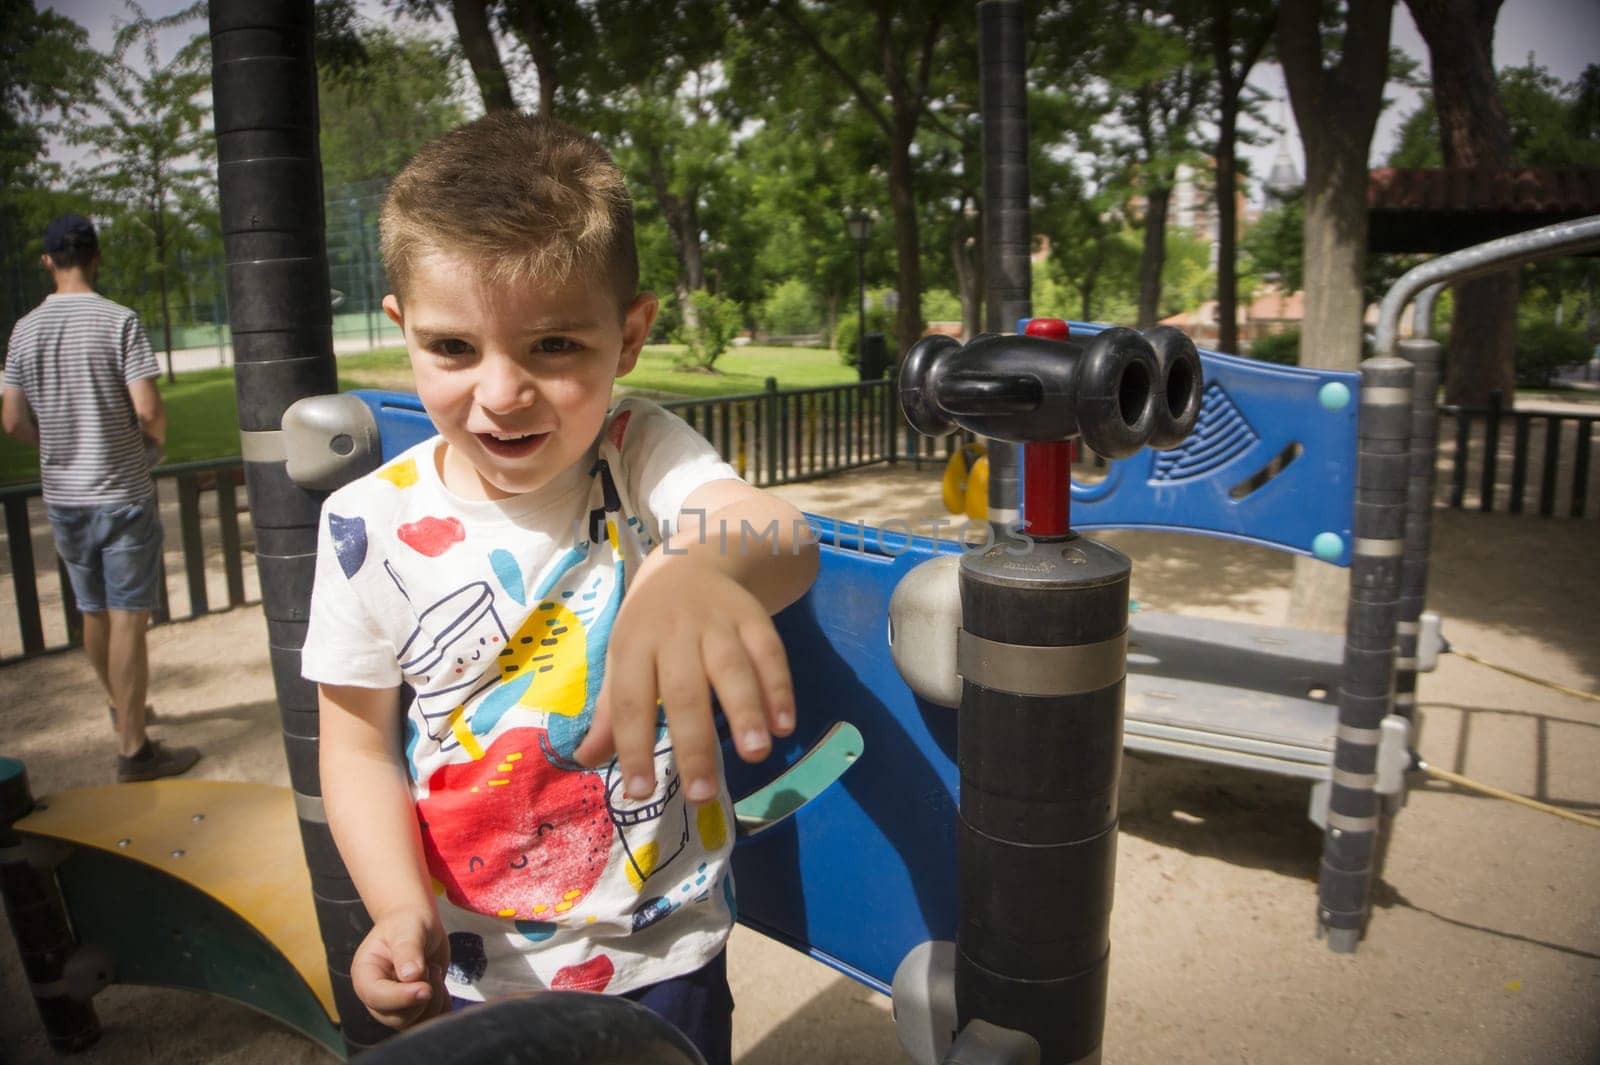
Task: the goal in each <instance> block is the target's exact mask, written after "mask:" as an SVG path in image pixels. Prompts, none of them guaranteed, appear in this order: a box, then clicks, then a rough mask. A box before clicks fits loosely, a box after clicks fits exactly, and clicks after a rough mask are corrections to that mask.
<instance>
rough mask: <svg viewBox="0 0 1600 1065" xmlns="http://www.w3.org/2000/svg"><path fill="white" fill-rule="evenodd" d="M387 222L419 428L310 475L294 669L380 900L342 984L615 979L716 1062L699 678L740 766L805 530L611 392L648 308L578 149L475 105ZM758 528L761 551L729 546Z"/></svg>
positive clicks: (778, 682)
mask: <svg viewBox="0 0 1600 1065" xmlns="http://www.w3.org/2000/svg"><path fill="white" fill-rule="evenodd" d="M381 227H382V248H383V258H384V267H385V271H386V273H387V275H388V277H389V280H390V283H391V284H392V285H393V287H394V292H393V294H391V295H389V296H387V297H386V298H385V299H384V309H385V311H386V312H387V313H388V314H389V316H390V317H391V318H392V319H393V320H394V321H395V322H396V323H397V324H399V325H400V326H401V328H402V329H403V330H404V333H405V340H406V348H407V350H408V352H409V354H410V357H411V366H412V371H413V373H414V375H415V380H416V388H417V393H418V395H419V396H420V397H421V399H422V403H423V406H424V407H425V408H426V409H427V411H428V414H429V415H430V416H431V418H432V419H433V423H434V425H435V426H436V427H437V429H438V431H439V435H438V436H437V437H434V438H433V439H430V440H428V441H426V442H424V443H423V444H420V445H418V446H417V447H414V448H412V449H411V450H409V451H407V452H406V453H405V454H403V455H401V456H399V457H398V458H396V459H395V460H394V461H392V462H390V463H388V464H387V465H385V466H384V467H383V468H381V469H379V470H377V471H375V472H374V473H372V474H369V475H368V476H366V477H363V478H361V479H359V480H357V481H356V482H354V483H352V484H350V485H347V486H346V487H344V488H342V489H340V490H339V491H338V492H335V493H334V494H333V495H332V496H330V497H329V499H328V501H327V503H326V504H325V506H324V508H323V522H322V529H321V536H320V542H319V547H318V564H317V576H316V587H315V590H314V592H313V595H312V602H311V619H310V628H309V631H308V633H307V636H306V642H305V650H304V653H303V659H302V661H303V672H304V674H305V676H306V677H307V678H308V679H310V680H314V681H316V682H318V684H319V685H320V693H321V708H322V726H321V727H322V786H323V798H324V802H325V804H326V808H327V814H328V822H329V825H330V826H331V828H332V830H333V834H334V838H335V840H336V841H337V843H338V845H339V850H340V853H341V854H342V855H343V857H344V859H345V862H346V864H347V865H348V867H349V869H350V873H351V876H352V877H353V878H354V880H355V882H356V886H357V888H358V889H359V890H360V892H361V897H362V899H363V901H364V902H365V903H366V906H367V909H368V911H369V912H370V913H371V915H372V918H373V921H374V927H373V929H372V932H371V933H370V934H369V935H368V936H367V938H366V940H365V941H364V942H363V943H362V944H361V947H360V949H359V950H358V951H357V953H356V956H355V959H354V962H353V964H352V966H351V977H352V980H353V982H354V985H355V989H356V992H357V994H358V995H359V996H360V997H361V1000H362V1001H363V1002H364V1003H366V1004H367V1006H368V1008H369V1009H370V1010H371V1011H372V1013H373V1015H374V1016H375V1017H377V1018H378V1019H379V1020H380V1021H382V1022H384V1023H385V1024H389V1025H391V1026H394V1027H403V1026H405V1025H408V1024H411V1023H413V1022H415V1021H417V1020H419V1019H421V1018H423V1017H426V1016H430V1015H432V1014H434V1013H437V1012H440V1011H443V1010H446V1009H448V1008H449V1007H450V1000H451V999H452V998H455V999H457V1000H469V1001H479V1000H483V999H486V998H496V997H500V996H503V995H507V994H513V993H517V992H523V991H535V990H541V989H546V988H556V989H561V988H566V989H577V990H591V991H605V992H609V993H617V994H626V995H628V996H629V997H632V998H635V999H637V1000H639V1001H642V1002H644V1003H645V1004H646V1005H648V1006H650V1007H651V1008H653V1009H655V1010H656V1011H657V1012H659V1013H661V1014H662V1015H663V1016H665V1017H666V1018H667V1019H668V1020H669V1021H672V1022H673V1023H674V1024H676V1025H677V1026H678V1027H679V1028H681V1029H682V1030H683V1031H684V1032H685V1034H687V1035H688V1036H689V1037H690V1039H691V1040H693V1041H694V1042H695V1043H696V1044H697V1045H698V1046H699V1047H700V1050H701V1052H702V1053H703V1054H704V1055H705V1056H706V1058H707V1060H708V1061H710V1062H713V1063H714V1062H719V1061H721V1062H727V1061H728V1060H729V1059H730V1055H731V1050H730V1046H729V1038H730V1035H729V1033H730V1013H731V1010H732V1000H731V997H730V996H729V994H728V989H727V979H726V971H725V967H724V960H723V953H722V951H723V945H724V942H725V940H726V938H727V935H728V932H729V929H730V927H731V925H732V921H733V909H734V903H733V885H732V882H731V879H730V875H729V870H728V857H729V851H730V848H731V846H732V841H733V816H732V814H733V811H732V805H731V803H730V802H729V799H728V796H727V794H726V790H725V788H724V786H723V784H722V773H721V762H720V753H719V747H718V742H717V735H716V729H715V727H714V725H713V721H712V714H711V705H710V698H711V694H712V692H713V691H714V692H715V693H716V695H717V696H718V698H719V700H720V703H721V707H722V711H723V714H724V716H725V718H726V720H727V723H728V726H729V729H730V732H731V734H732V736H733V738H734V742H735V745H736V747H737V749H738V752H739V754H740V756H741V757H743V758H745V759H747V760H752V761H753V760H758V759H760V758H763V757H765V756H766V754H767V753H768V751H769V750H770V745H771V736H772V735H773V734H777V735H785V734H787V733H788V732H789V731H790V730H791V729H792V728H793V724H794V701H793V692H792V686H791V682H790V676H789V670H788V665H787V662H786V659H785V656H784V651H783V646H782V644H781V643H780V642H779V639H778V636H777V633H776V631H775V630H774V628H773V626H772V622H771V615H772V614H773V613H774V612H776V611H778V610H780V609H782V608H783V607H784V606H786V605H787V604H789V603H791V602H793V601H794V600H795V599H797V598H799V597H800V595H801V594H803V593H804V591H805V589H806V588H807V587H809V585H810V583H811V581H812V578H813V577H814V576H815V572H816V565H817V561H816V549H815V546H814V544H812V543H810V542H807V538H806V537H805V536H804V534H803V532H797V528H798V529H800V530H803V526H798V527H797V523H796V522H797V519H798V517H799V515H798V512H797V511H795V510H794V508H792V507H790V506H789V505H788V504H785V503H783V502H781V501H779V500H776V499H774V498H772V497H770V496H767V495H766V494H764V493H762V492H759V491H757V490H755V489H753V488H751V487H749V486H748V485H746V484H745V483H744V482H742V481H740V480H739V479H738V478H737V476H736V474H735V473H734V471H733V470H732V469H731V468H730V467H729V466H728V465H727V464H725V463H724V462H722V461H721V459H720V458H719V457H718V456H717V454H716V452H715V451H713V450H712V449H711V447H710V446H709V445H708V444H707V443H706V442H705V441H704V440H703V439H702V438H701V437H700V436H699V435H698V434H696V433H695V432H694V431H693V430H692V429H690V428H689V427H688V426H687V425H686V424H684V423H683V422H682V421H681V420H679V419H677V418H675V417H674V416H672V415H670V414H668V413H667V412H665V411H663V410H662V409H661V408H660V407H657V406H655V405H654V404H650V403H645V402H642V401H636V400H623V401H622V402H620V403H619V404H618V405H617V406H616V407H615V408H614V409H611V410H609V411H608V409H607V408H608V406H609V404H610V395H611V385H612V381H613V380H614V379H615V378H617V377H620V376H621V375H623V374H625V373H627V372H628V371H629V370H631V369H632V368H633V365H634V363H635V361H636V360H637V358H638V356H639V350H640V348H641V346H642V345H643V344H644V341H645V338H646V336H647V335H648V334H649V332H650V325H651V322H652V321H653V320H654V318H655V314H656V300H655V297H654V296H652V295H650V294H649V293H643V294H641V293H639V292H638V276H639V272H638V261H637V258H636V253H635V250H634V243H633V222H632V207H631V204H630V203H629V200H628V195H627V190H626V187H625V185H624V183H623V178H622V175H621V173H620V172H619V171H618V170H617V168H616V166H615V164H614V163H613V162H612V161H611V159H610V157H609V156H608V155H607V154H606V153H605V151H604V150H603V149H601V148H600V147H599V146H598V145H597V144H595V143H594V142H593V141H592V140H590V139H589V138H587V137H584V136H582V135H580V134H578V133H577V132H575V131H574V130H572V129H570V128H568V127H566V126H564V125H562V124H560V123H557V122H553V121H546V120H537V119H531V118H525V117H521V116H515V115H506V114H495V115H490V116H488V117H485V118H483V119H481V120H479V121H477V122H474V123H471V124H469V125H467V126H464V127H461V128H460V129H457V130H455V131H453V132H451V133H448V134H446V135H445V136H443V137H441V138H439V139H438V140H436V141H434V142H433V143H431V144H429V145H428V146H426V147H425V148H423V149H422V150H421V151H420V152H419V153H418V154H417V156H416V157H415V158H414V159H413V160H412V161H411V162H410V163H409V164H407V166H406V167H405V169H404V170H403V171H402V172H401V173H400V174H399V175H398V176H397V177H396V179H395V181H394V183H393V185H392V186H391V187H390V190H389V193H388V195H387V198H386V200H385V202H384V206H383V212H382V220H381ZM774 522H776V525H777V528H778V530H779V531H780V537H779V541H778V546H777V549H776V550H774V549H773V548H772V547H771V541H770V540H760V539H755V540H753V544H754V546H752V547H751V548H750V549H748V550H740V544H741V543H745V542H750V541H746V540H745V539H743V538H741V537H740V535H739V534H740V532H741V530H744V528H745V523H748V524H749V526H750V527H751V528H752V529H754V530H766V529H767V528H768V527H769V526H770V525H771V524H772V523H774ZM658 538H665V539H666V541H667V542H666V543H661V542H658ZM658 699H659V700H660V706H661V707H664V709H660V708H658ZM613 751H614V752H615V757H611V756H612V754H613Z"/></svg>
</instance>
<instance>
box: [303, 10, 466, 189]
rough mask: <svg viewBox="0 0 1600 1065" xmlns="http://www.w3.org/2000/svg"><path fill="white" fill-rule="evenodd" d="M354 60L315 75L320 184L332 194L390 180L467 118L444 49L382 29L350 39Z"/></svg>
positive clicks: (450, 59) (325, 66)
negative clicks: (422, 149) (353, 41)
mask: <svg viewBox="0 0 1600 1065" xmlns="http://www.w3.org/2000/svg"><path fill="white" fill-rule="evenodd" d="M356 40H357V43H358V44H359V47H360V55H359V57H355V58H351V59H349V60H347V61H346V62H343V63H341V64H338V65H333V64H329V63H323V62H321V61H320V53H319V64H318V70H317V81H318V97H317V105H318V111H319V113H320V120H321V124H320V129H319V132H318V137H319V144H320V148H321V156H322V183H323V185H324V186H325V187H326V188H329V189H334V188H338V187H340V186H343V185H350V184H355V183H357V182H365V181H374V180H382V179H387V178H390V177H392V176H393V175H394V174H395V173H396V172H397V171H398V170H399V169H400V168H401V167H402V166H403V165H405V162H406V160H407V159H409V158H410V157H411V156H412V155H413V154H414V153H415V152H416V150H417V149H418V148H420V147H422V145H423V144H425V143H427V142H428V141H430V140H432V139H433V138H434V137H437V136H438V135H439V134H441V133H444V132H445V131H446V130H448V129H451V128H452V127H454V126H457V125H459V124H460V123H461V122H462V121H463V120H464V119H465V117H466V114H465V112H464V110H463V108H462V107H461V104H460V102H459V101H458V99H457V96H456V85H455V82H454V81H453V79H452V77H451V68H452V66H453V65H454V59H455V57H454V56H453V55H452V54H451V51H450V49H448V48H446V47H444V46H442V45H440V44H439V43H437V42H435V41H431V40H428V39H426V38H422V37H411V38H407V37H400V36H398V35H396V34H395V33H393V32H391V31H390V30H388V29H385V28H383V27H381V26H377V27H368V28H365V29H363V30H362V31H361V32H360V33H359V35H358V37H357V38H356Z"/></svg>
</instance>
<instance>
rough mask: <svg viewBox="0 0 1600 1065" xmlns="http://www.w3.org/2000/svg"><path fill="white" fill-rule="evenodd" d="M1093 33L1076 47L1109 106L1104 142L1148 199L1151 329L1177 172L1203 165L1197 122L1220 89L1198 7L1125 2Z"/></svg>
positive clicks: (1145, 297)
mask: <svg viewBox="0 0 1600 1065" xmlns="http://www.w3.org/2000/svg"><path fill="white" fill-rule="evenodd" d="M1062 25H1063V27H1066V26H1070V25H1072V23H1071V22H1070V21H1069V22H1064V23H1063V24H1062ZM1089 33H1090V36H1089V37H1087V38H1086V39H1082V40H1080V41H1079V42H1078V43H1077V45H1076V47H1077V49H1078V51H1079V54H1080V55H1081V57H1082V60H1083V62H1085V63H1087V67H1086V68H1083V67H1080V69H1083V70H1084V73H1085V74H1086V75H1087V76H1089V77H1091V78H1094V79H1097V80H1098V81H1099V82H1100V83H1101V92H1102V94H1103V96H1104V99H1105V101H1106V106H1107V112H1108V117H1107V120H1106V121H1105V122H1104V123H1102V126H1101V130H1100V136H1101V137H1102V138H1103V139H1104V140H1105V141H1106V143H1107V146H1108V148H1109V150H1111V151H1114V152H1120V153H1121V154H1122V155H1123V156H1124V157H1125V158H1126V159H1127V161H1128V163H1129V165H1130V171H1131V173H1132V177H1133V183H1134V187H1135V189H1136V190H1137V191H1138V193H1139V195H1140V197H1141V198H1142V199H1143V211H1142V215H1143V219H1142V227H1141V228H1142V231H1143V241H1144V243H1143V248H1142V250H1141V252H1140V258H1139V310H1138V323H1139V328H1141V329H1148V328H1150V327H1151V326H1153V325H1154V324H1155V323H1156V321H1157V319H1159V318H1160V317H1161V280H1162V272H1163V268H1164V266H1165V263H1166V251H1167V215H1168V208H1169V207H1170V205H1171V202H1172V192H1173V188H1174V186H1175V185H1176V183H1177V173H1178V166H1179V164H1181V163H1184V162H1196V161H1198V140H1197V133H1198V124H1199V120H1200V117H1201V115H1202V114H1203V113H1204V111H1205V109H1206V108H1207V107H1208V106H1209V103H1210V99H1211V96H1212V93H1213V90H1214V86H1213V83H1212V78H1211V70H1210V63H1211V61H1210V55H1209V45H1210V41H1209V31H1208V30H1207V28H1206V26H1205V21H1204V19H1203V18H1202V17H1201V14H1200V9H1199V8H1197V7H1195V6H1193V5H1189V4H1180V3H1166V2H1164V0H1158V2H1145V0H1123V2H1120V3H1115V4H1111V5H1108V6H1106V7H1105V8H1102V9H1100V11H1099V14H1098V18H1097V19H1096V21H1095V22H1094V23H1092V24H1091V26H1090V27H1089ZM1064 46H1065V47H1073V43H1072V42H1070V41H1069V42H1065V45H1064Z"/></svg>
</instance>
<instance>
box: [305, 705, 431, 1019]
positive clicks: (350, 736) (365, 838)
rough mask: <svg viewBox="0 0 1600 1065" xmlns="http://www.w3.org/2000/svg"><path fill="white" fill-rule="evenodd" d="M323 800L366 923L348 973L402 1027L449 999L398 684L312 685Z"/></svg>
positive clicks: (375, 1009) (376, 1008)
mask: <svg viewBox="0 0 1600 1065" xmlns="http://www.w3.org/2000/svg"><path fill="white" fill-rule="evenodd" d="M318 693H319V698H318V702H319V704H320V707H321V733H322V736H321V769H322V801H323V806H324V807H325V809H326V811H327V815H328V827H329V828H330V829H331V830H332V832H333V838H334V842H335V843H336V844H338V847H339V854H340V856H341V857H342V858H343V859H344V863H345V866H346V868H348V869H349V871H350V877H351V879H352V880H354V881H355V885H356V890H357V891H359V892H360V893H361V901H362V902H363V903H365V904H366V907H367V913H368V914H370V915H371V917H372V922H373V930H372V932H371V933H370V934H369V935H368V936H367V939H366V940H365V941H364V942H363V943H362V945H361V949H360V950H359V951H358V952H357V954H356V959H355V961H354V962H353V963H352V965H351V972H350V975H351V978H352V980H353V981H354V983H355V985H356V990H357V992H358V994H360V997H361V1000H362V1001H363V1002H365V1003H366V1005H367V1008H368V1009H369V1010H371V1011H372V1013H373V1015H374V1016H375V1017H377V1018H378V1020H380V1021H382V1022H383V1023H385V1024H387V1025H390V1026H391V1027H396V1028H399V1027H404V1026H405V1025H407V1024H410V1023H412V1022H414V1021H416V1020H419V1019H420V1018H422V1017H424V1016H428V1015H431V1014H432V1013H436V1012H439V1011H440V1010H442V1009H444V1008H446V1007H447V1006H448V1004H449V997H448V995H447V994H446V993H445V991H444V984H443V974H444V969H445V967H446V966H448V965H449V961H450V952H449V947H448V943H447V942H446V940H445V936H444V932H443V929H442V928H441V926H440V924H439V917H438V912H437V910H436V909H435V906H434V901H433V893H432V891H431V885H430V878H429V875H428V870H427V865H426V862H425V861H424V859H423V856H422V837H421V833H420V831H419V830H418V828H417V817H416V811H415V807H414V805H413V802H412V796H411V788H410V785H409V784H408V782H407V780H406V774H405V769H404V768H403V767H404V755H403V754H402V752H401V751H400V750H399V746H398V737H399V729H400V721H399V716H400V689H399V688H397V687H395V688H359V687H354V686H349V685H334V684H321V685H318Z"/></svg>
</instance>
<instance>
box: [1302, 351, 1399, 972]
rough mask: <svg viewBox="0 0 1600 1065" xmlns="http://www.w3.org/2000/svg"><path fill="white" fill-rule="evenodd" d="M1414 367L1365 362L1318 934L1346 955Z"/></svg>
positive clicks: (1387, 671)
mask: <svg viewBox="0 0 1600 1065" xmlns="http://www.w3.org/2000/svg"><path fill="white" fill-rule="evenodd" d="M1411 385H1412V370H1411V364H1410V363H1409V362H1407V361H1405V360H1404V359H1400V358H1396V357H1394V356H1384V357H1380V358H1374V359H1368V360H1367V361H1366V362H1363V363H1362V364H1361V415H1360V428H1359V431H1358V436H1357V444H1356V447H1357V457H1356V513H1355V529H1354V543H1353V544H1351V551H1350V555H1351V561H1350V612H1349V615H1348V617H1347V618H1346V622H1345V652H1344V668H1343V669H1342V670H1341V671H1340V679H1339V726H1338V731H1337V739H1336V743H1335V746H1334V755H1333V779H1332V788H1331V790H1330V793H1329V798H1328V818H1327V829H1326V834H1325V836H1324V837H1323V847H1322V870H1321V875H1320V877H1319V879H1318V891H1317V894H1318V907H1317V929H1318V932H1319V933H1321V934H1325V935H1326V936H1327V937H1328V946H1329V947H1330V948H1332V949H1333V950H1335V951H1337V952H1339V953H1349V952H1351V951H1353V950H1355V949H1356V945H1357V944H1358V943H1359V942H1360V941H1361V937H1362V935H1363V933H1364V931H1365V929H1366V923H1367V914H1368V911H1369V909H1370V901H1369V899H1368V893H1369V890H1370V888H1371V884H1372V871H1373V867H1374V863H1375V860H1376V856H1377V843H1378V832H1379V827H1380V817H1379V814H1380V810H1379V795H1378V793H1377V791H1376V790H1374V789H1375V788H1376V785H1377V772H1378V744H1379V740H1380V738H1381V736H1382V724H1383V719H1384V718H1385V717H1386V716H1387V715H1388V713H1389V707H1390V697H1391V690H1392V689H1391V685H1392V683H1393V675H1394V661H1395V631H1396V621H1397V618H1398V615H1399V607H1400V564H1401V557H1402V554H1403V551H1404V545H1405V528H1404V526H1405V520H1406V485H1407V478H1408V466H1409V462H1410V440H1411Z"/></svg>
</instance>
